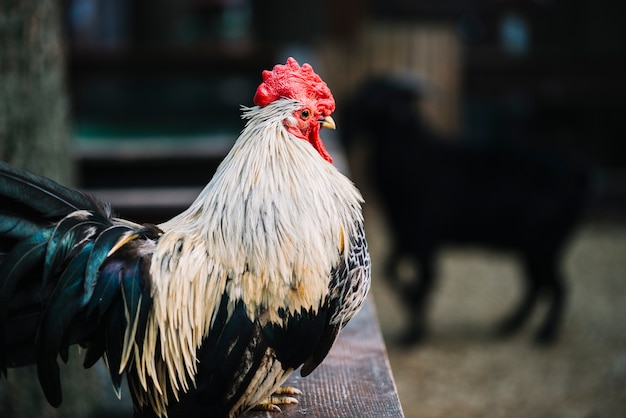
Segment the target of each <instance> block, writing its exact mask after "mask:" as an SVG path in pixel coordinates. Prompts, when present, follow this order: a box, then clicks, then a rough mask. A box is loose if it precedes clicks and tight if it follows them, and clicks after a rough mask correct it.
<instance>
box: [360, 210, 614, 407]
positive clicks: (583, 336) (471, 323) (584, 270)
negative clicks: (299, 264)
mask: <svg viewBox="0 0 626 418" xmlns="http://www.w3.org/2000/svg"><path fill="white" fill-rule="evenodd" d="M366 218H367V219H366V221H367V224H368V239H369V242H370V247H371V251H372V259H373V268H374V276H373V277H374V284H373V294H374V299H375V301H376V307H377V310H378V314H379V316H380V322H381V327H382V329H383V334H384V336H385V339H386V341H387V348H388V352H389V357H390V362H391V366H392V370H393V374H394V377H395V381H396V384H397V387H398V392H399V395H400V399H401V402H402V406H403V409H404V413H405V416H406V417H407V418H439V417H442V418H443V417H446V418H455V417H462V418H472V417H481V418H485V417H486V418H491V417H508V418H516V417H519V418H522V417H524V418H534V417H550V418H610V417H616V418H617V417H624V416H626V223H616V222H613V223H606V222H604V223H599V222H587V223H585V224H583V225H582V226H581V228H580V229H579V231H578V233H577V234H576V235H575V236H574V237H573V239H572V241H571V243H570V246H569V247H568V250H567V252H566V256H565V259H564V271H565V274H566V276H567V278H568V282H569V286H570V288H569V303H568V307H567V312H566V314H565V318H564V326H563V331H562V334H561V337H560V339H559V341H558V343H556V344H555V345H554V346H551V347H548V348H540V347H537V346H534V345H533V344H532V332H533V331H534V329H535V327H534V325H535V324H534V323H530V324H528V326H527V327H525V328H524V330H523V331H522V332H521V333H519V334H518V335H516V336H514V337H512V338H508V339H504V340H502V339H496V338H495V337H493V330H494V326H495V324H496V322H497V321H498V320H499V319H501V318H502V317H503V316H504V315H505V314H506V313H507V312H508V311H509V310H510V309H512V308H513V307H514V305H515V303H516V301H517V298H518V297H519V296H520V295H521V293H520V289H521V284H522V281H521V280H522V279H521V276H520V270H519V266H518V264H517V262H516V260H515V258H514V257H513V256H512V255H507V254H504V255H503V254H501V253H494V252H487V251H485V250H478V249H471V250H467V249H458V248H456V249H446V250H445V251H444V252H443V253H442V254H441V257H440V258H439V263H440V264H439V266H440V276H439V280H438V287H437V289H436V293H435V295H434V299H433V300H432V307H431V311H430V312H431V321H430V324H431V334H430V337H429V339H428V340H427V341H426V342H425V343H423V344H422V345H420V346H416V347H412V348H403V347H399V346H397V345H394V342H393V339H394V337H395V336H397V334H398V333H399V332H400V330H401V329H402V325H403V321H404V316H403V312H402V311H401V310H400V308H399V306H398V301H397V299H396V298H395V297H394V296H393V295H392V294H391V292H390V290H389V289H388V288H387V287H386V284H385V280H384V277H383V276H382V273H381V271H380V267H381V264H382V260H383V259H384V256H385V247H386V242H387V240H388V237H387V236H386V234H385V228H384V222H382V220H381V218H380V216H379V215H378V214H377V213H376V209H375V208H372V207H370V208H368V210H367V212H366ZM536 313H537V314H538V315H536V316H537V317H538V316H539V315H541V312H539V311H538V312H536ZM535 323H536V320H535Z"/></svg>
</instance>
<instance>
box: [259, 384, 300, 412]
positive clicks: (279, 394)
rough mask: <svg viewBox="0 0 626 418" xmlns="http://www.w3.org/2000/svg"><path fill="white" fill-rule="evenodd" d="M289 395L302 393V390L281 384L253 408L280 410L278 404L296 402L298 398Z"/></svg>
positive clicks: (271, 410)
mask: <svg viewBox="0 0 626 418" xmlns="http://www.w3.org/2000/svg"><path fill="white" fill-rule="evenodd" d="M291 395H302V391H301V390H299V389H296V388H294V387H291V386H281V387H280V388H278V389H277V390H276V392H274V393H273V394H272V396H270V397H269V398H267V399H265V400H264V401H262V402H260V403H259V404H257V405H256V406H255V407H254V408H253V409H255V410H257V411H270V412H282V411H281V409H280V408H279V406H278V405H289V404H297V403H298V400H297V399H296V398H294V397H293V396H291Z"/></svg>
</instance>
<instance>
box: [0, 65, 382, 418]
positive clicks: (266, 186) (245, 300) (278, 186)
mask: <svg viewBox="0 0 626 418" xmlns="http://www.w3.org/2000/svg"><path fill="white" fill-rule="evenodd" d="M262 78H263V81H262V83H261V84H260V85H259V87H258V89H257V91H256V94H255V96H254V100H253V102H254V104H255V106H253V107H249V108H248V107H243V109H242V110H243V116H242V117H243V118H244V119H246V121H247V122H246V124H245V127H244V129H243V130H242V132H241V134H240V136H239V138H238V139H237V141H236V142H235V144H234V145H233V148H232V149H231V151H230V152H229V153H228V155H227V156H226V157H225V159H224V160H223V162H222V163H221V164H220V166H219V167H218V169H217V171H216V172H215V174H214V176H213V178H212V180H211V181H210V182H209V184H208V185H207V186H206V187H205V188H204V189H203V190H202V192H201V193H200V195H199V196H198V197H197V199H196V200H195V201H194V202H193V203H192V204H191V206H190V207H189V208H188V209H187V210H185V211H184V212H182V213H181V214H179V215H177V216H175V217H174V218H173V219H170V220H169V221H166V222H164V223H162V224H160V225H151V224H137V223H134V222H130V221H127V220H124V219H119V218H116V217H114V216H112V214H111V210H110V208H109V207H108V205H105V204H103V203H100V202H98V201H97V200H95V199H93V198H91V197H89V196H87V195H85V194H83V193H81V192H79V191H76V190H72V189H69V188H66V187H64V186H61V185H59V184H57V183H55V182H53V181H51V180H49V179H45V178H41V177H38V176H35V175H33V174H31V173H28V172H25V171H22V170H20V169H17V168H15V167H12V166H10V165H8V164H6V163H1V164H0V237H1V238H0V370H2V372H3V374H4V375H7V369H8V368H10V367H18V366H22V365H27V364H33V363H34V364H36V365H37V371H38V377H39V382H40V385H41V388H42V390H43V392H44V394H45V396H46V398H47V400H48V402H50V404H52V405H53V406H58V405H59V404H60V403H61V401H62V394H61V385H60V380H59V374H60V370H59V365H58V362H57V361H58V357H60V358H61V359H62V360H63V361H67V358H68V351H69V347H70V346H72V345H75V344H78V345H79V346H81V347H83V348H84V349H85V350H86V353H85V358H84V366H85V367H86V368H88V367H91V366H92V365H94V364H95V363H97V362H98V361H99V360H100V359H102V360H103V361H104V363H105V365H106V366H107V368H108V371H109V374H110V377H111V381H112V383H113V387H114V389H115V390H116V392H117V393H118V396H119V392H120V387H121V383H122V378H123V376H124V375H126V378H127V381H128V384H129V388H130V392H131V396H132V400H133V405H134V413H135V416H136V417H183V416H184V417H193V416H214V417H235V416H238V415H240V414H242V413H244V412H245V411H247V410H250V409H253V408H260V409H264V410H275V411H278V410H280V408H279V407H278V405H280V404H283V403H292V402H297V400H296V399H295V398H294V397H293V395H294V394H298V393H299V391H298V390H297V389H293V388H283V387H282V384H283V383H284V381H285V380H286V379H287V377H288V376H289V375H290V374H291V373H292V372H293V371H294V370H296V369H298V368H299V367H301V369H300V373H301V374H302V376H306V375H308V374H309V373H311V372H312V371H313V370H314V369H315V368H316V367H317V366H318V365H319V364H320V363H321V362H322V361H323V360H324V358H325V357H326V355H327V354H328V352H329V350H330V348H331V346H332V345H333V342H334V341H335V339H336V337H337V335H338V333H339V332H340V330H341V329H342V328H343V327H344V326H345V325H346V323H347V322H348V321H349V320H350V319H351V318H352V317H353V316H354V315H355V314H356V313H357V312H358V311H359V309H360V307H361V305H362V304H363V301H364V299H365V297H366V295H367V293H368V290H369V286H370V257H369V252H368V248H367V242H366V239H365V235H364V228H363V217H362V212H361V205H362V198H361V195H360V193H359V191H358V190H357V189H356V187H355V186H354V185H353V183H352V182H351V181H350V180H348V178H346V177H345V176H344V175H343V174H341V173H340V172H339V171H338V170H337V169H336V168H335V167H334V166H333V165H332V158H331V156H330V155H329V153H328V152H327V151H326V149H325V146H324V144H323V142H322V140H321V139H320V135H319V133H320V129H321V128H322V127H326V128H335V123H334V121H333V119H332V117H331V113H332V112H333V111H334V108H335V102H334V99H333V96H332V94H331V92H330V90H329V88H328V87H327V85H326V84H325V83H324V82H323V81H322V79H321V78H320V77H319V76H318V75H317V74H316V73H315V72H314V71H313V69H312V67H311V66H310V65H308V64H304V65H302V66H300V65H299V64H298V63H297V62H296V60H295V59H293V58H289V59H288V60H287V63H286V64H285V65H276V66H275V67H274V68H273V70H272V71H263V74H262Z"/></svg>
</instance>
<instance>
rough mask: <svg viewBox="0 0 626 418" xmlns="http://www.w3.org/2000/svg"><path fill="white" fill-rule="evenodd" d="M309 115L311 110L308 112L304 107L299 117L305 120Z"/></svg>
mask: <svg viewBox="0 0 626 418" xmlns="http://www.w3.org/2000/svg"><path fill="white" fill-rule="evenodd" d="M309 116H311V112H309V111H308V110H307V109H304V110H303V111H302V112H300V117H301V118H302V120H307V119H308V118H309Z"/></svg>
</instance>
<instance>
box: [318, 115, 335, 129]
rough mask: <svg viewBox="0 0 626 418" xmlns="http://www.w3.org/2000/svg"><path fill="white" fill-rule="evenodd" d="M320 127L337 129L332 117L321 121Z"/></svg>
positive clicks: (326, 117)
mask: <svg viewBox="0 0 626 418" xmlns="http://www.w3.org/2000/svg"><path fill="white" fill-rule="evenodd" d="M320 125H321V127H322V128H328V129H335V128H336V127H337V126H336V125H335V120H334V119H333V118H331V117H330V116H325V117H323V118H322V119H320Z"/></svg>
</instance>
